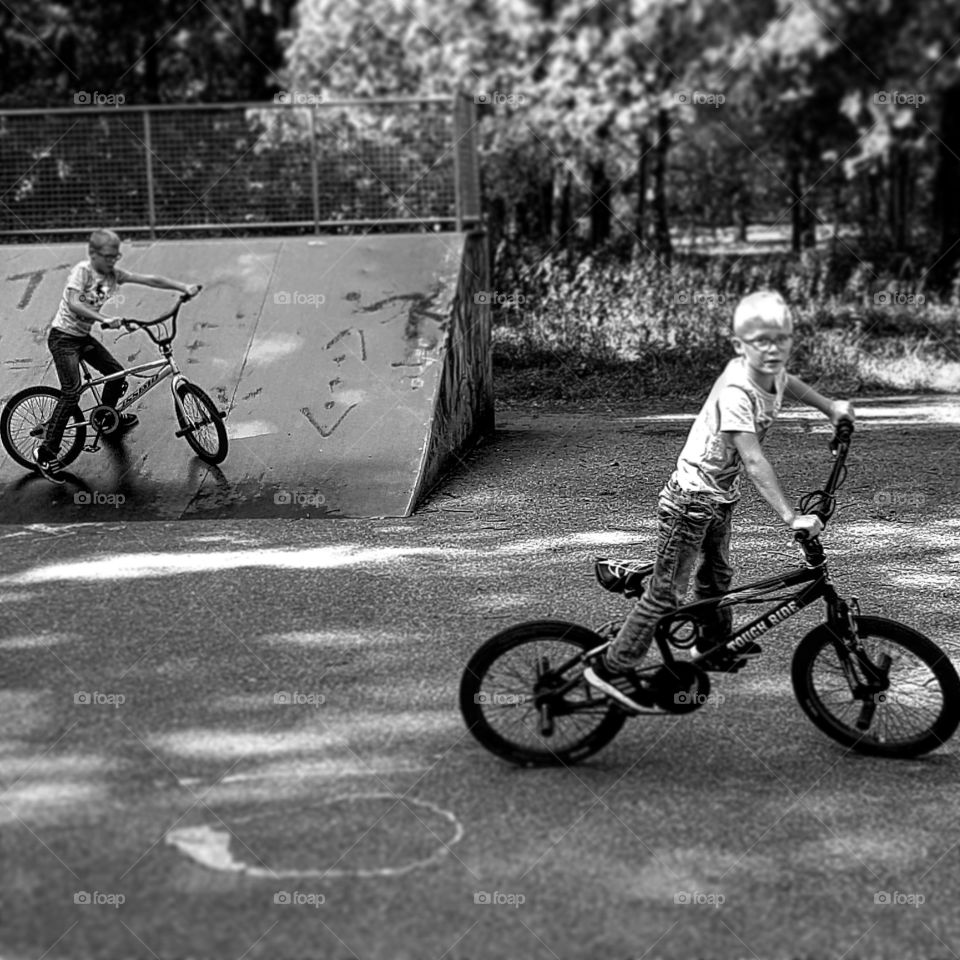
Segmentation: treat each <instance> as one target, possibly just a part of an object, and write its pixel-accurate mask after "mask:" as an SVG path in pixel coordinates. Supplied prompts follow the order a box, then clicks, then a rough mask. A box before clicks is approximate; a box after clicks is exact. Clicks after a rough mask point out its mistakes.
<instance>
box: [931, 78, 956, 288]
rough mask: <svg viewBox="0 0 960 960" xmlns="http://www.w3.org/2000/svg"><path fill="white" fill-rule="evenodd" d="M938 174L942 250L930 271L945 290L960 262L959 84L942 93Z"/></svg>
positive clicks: (937, 211) (937, 223)
mask: <svg viewBox="0 0 960 960" xmlns="http://www.w3.org/2000/svg"><path fill="white" fill-rule="evenodd" d="M937 142H938V151H937V152H938V157H937V174H936V180H935V182H934V203H933V213H934V218H935V219H934V225H935V226H936V228H937V230H938V232H939V234H940V249H939V250H938V251H937V259H936V262H935V263H934V265H933V267H932V268H931V270H930V274H931V279H932V280H933V283H934V284H935V285H936V286H938V287H940V288H941V289H945V288H947V287H949V286H950V284H951V283H952V282H953V279H954V275H955V273H956V269H957V264H958V262H960V191H958V190H957V183H958V182H960V82H958V83H955V84H954V85H953V86H952V87H948V88H947V89H946V90H944V92H943V99H942V101H941V104H940V130H939V133H938V136H937Z"/></svg>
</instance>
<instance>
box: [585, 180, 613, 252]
mask: <svg viewBox="0 0 960 960" xmlns="http://www.w3.org/2000/svg"><path fill="white" fill-rule="evenodd" d="M612 189H613V184H612V183H611V182H610V178H609V177H608V176H607V171H606V170H605V169H604V166H603V164H602V163H594V164H592V165H591V166H590V192H591V194H592V196H593V201H592V202H591V204H590V246H591V247H593V248H594V249H596V248H597V247H599V246H600V245H601V244H604V243H606V241H607V240H609V239H610V228H611V225H612V224H613V211H612V210H611V209H610V193H611V191H612Z"/></svg>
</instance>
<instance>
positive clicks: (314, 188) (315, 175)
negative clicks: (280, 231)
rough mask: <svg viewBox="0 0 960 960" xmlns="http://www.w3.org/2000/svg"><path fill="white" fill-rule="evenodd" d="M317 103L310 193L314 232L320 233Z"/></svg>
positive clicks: (313, 117)
mask: <svg viewBox="0 0 960 960" xmlns="http://www.w3.org/2000/svg"><path fill="white" fill-rule="evenodd" d="M318 163H319V158H318V156H317V105H316V104H313V105H312V106H311V107H310V194H311V197H312V200H313V232H314V234H316V235H318V236H319V234H320V174H319V171H318V170H317V164H318Z"/></svg>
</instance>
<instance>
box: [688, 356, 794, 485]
mask: <svg viewBox="0 0 960 960" xmlns="http://www.w3.org/2000/svg"><path fill="white" fill-rule="evenodd" d="M786 385H787V372H786V370H784V369H781V370H780V372H779V373H778V374H777V375H776V378H775V380H774V385H773V393H767V391H766V390H761V389H760V388H759V387H758V386H757V385H756V384H755V383H753V381H751V379H750V374H749V371H748V369H747V361H746V359H745V358H744V357H734V359H733V360H731V361H730V362H729V363H728V364H727V366H726V369H725V370H724V371H723V373H721V374H720V376H719V377H717V380H716V382H715V383H714V385H713V388H712V389H711V391H710V395H709V396H708V397H707V400H706V403H704V405H703V407H702V408H701V409H700V413H699V414H697V418H696V420H694V421H693V426H692V427H691V428H690V433H689V434H688V435H687V442H686V443H685V444H684V446H683V450H681V451H680V457H679V459H678V460H677V469H676V472H675V473H674V475H673V479H674V480H675V481H676V482H677V483H678V484H679V485H680V488H681V489H683V490H687V491H690V492H696V493H705V494H708V495H709V496H710V497H711V498H713V499H715V500H720V501H722V502H724V503H733V502H734V501H735V500H738V499H739V498H740V479H741V475H742V473H743V470H742V467H743V461H742V460H741V459H740V454H739V453H738V452H737V448H736V447H735V446H734V444H733V441H732V440H731V438H730V434H729V432H727V431H735V432H738V433H755V434H756V435H757V440H758V441H760V442H762V441H763V438H764V437H765V436H766V433H767V430H768V429H769V427H770V425H771V424H772V423H773V421H774V420H775V419H776V418H777V414H778V413H779V412H780V407H781V405H782V404H783V391H784V389H785V387H786Z"/></svg>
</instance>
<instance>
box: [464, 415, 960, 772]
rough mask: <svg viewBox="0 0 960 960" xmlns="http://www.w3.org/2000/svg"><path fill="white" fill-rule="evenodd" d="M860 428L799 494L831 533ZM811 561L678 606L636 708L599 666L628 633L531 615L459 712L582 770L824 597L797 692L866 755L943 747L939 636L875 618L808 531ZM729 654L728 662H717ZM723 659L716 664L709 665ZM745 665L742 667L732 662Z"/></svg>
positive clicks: (485, 732) (484, 728)
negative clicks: (716, 634) (721, 626)
mask: <svg viewBox="0 0 960 960" xmlns="http://www.w3.org/2000/svg"><path fill="white" fill-rule="evenodd" d="M852 434H853V425H852V424H850V423H846V422H843V423H841V424H840V425H839V426H838V427H837V429H836V431H835V433H834V437H833V440H832V442H831V451H832V453H833V455H834V457H835V460H834V464H833V469H832V471H831V473H830V477H829V479H828V480H827V483H826V485H825V487H824V488H823V489H822V490H816V491H813V492H812V493H809V494H807V495H806V496H804V497H803V498H801V501H800V512H801V513H805V514H810V513H812V514H816V515H817V516H818V517H819V518H820V519H821V521H822V522H823V524H824V527H826V524H827V521H828V520H829V519H830V517H831V516H832V515H833V512H834V510H835V508H836V496H835V495H836V491H837V489H838V488H839V487H840V486H841V485H842V483H843V481H844V480H845V479H846V474H847V468H846V459H847V453H848V451H849V449H850V441H851V437H852ZM796 540H797V543H798V544H799V547H800V550H801V552H802V555H803V560H804V563H803V566H801V567H799V568H797V569H796V570H792V571H790V572H787V573H784V574H781V575H778V576H774V577H769V578H767V579H765V580H758V581H756V582H754V583H748V584H744V585H743V586H739V587H737V588H736V589H734V590H730V591H728V592H727V593H725V594H722V595H720V596H717V597H711V598H710V599H708V600H700V601H697V602H696V603H689V604H685V605H684V606H681V607H678V608H677V609H676V610H674V611H673V612H672V613H670V614H668V615H667V616H664V617H661V618H660V620H659V621H658V622H657V625H656V630H655V634H654V640H655V643H656V645H657V648H658V649H659V652H660V661H659V662H657V663H653V664H651V665H650V666H649V667H644V668H642V669H640V670H639V671H638V673H639V674H640V676H641V677H643V678H645V679H646V680H647V681H648V682H649V684H650V685H651V687H652V695H653V698H654V706H653V707H651V708H649V709H646V710H643V711H634V710H629V711H628V710H627V709H626V708H624V707H622V706H621V705H620V704H618V703H616V702H614V701H612V700H610V699H609V698H607V697H605V696H604V695H603V694H602V693H600V692H598V691H596V690H594V689H593V688H592V687H591V686H590V685H589V684H588V683H587V682H586V681H585V680H584V678H583V671H584V668H585V667H586V666H588V665H589V664H590V663H591V662H593V661H594V660H595V659H596V658H597V657H599V656H600V654H601V653H602V652H603V651H604V650H605V649H606V648H607V647H608V646H609V644H610V643H611V641H612V640H613V637H614V636H615V635H616V633H617V630H618V628H619V625H620V624H619V622H618V621H613V622H611V623H608V624H605V625H604V626H602V627H600V628H599V629H598V630H597V631H594V630H589V629H587V628H586V627H583V626H579V625H577V624H574V623H566V622H563V621H556V620H538V621H531V622H529V623H521V624H518V625H517V626H514V627H510V628H509V629H507V630H504V631H502V632H501V633H498V634H497V635H496V636H494V637H491V638H490V639H489V640H487V641H486V642H485V643H484V644H483V645H482V646H481V647H480V648H479V649H478V650H477V651H476V652H475V653H474V655H473V656H472V657H471V659H470V662H469V663H468V664H467V667H466V670H465V671H464V674H463V679H462V681H461V684H460V709H461V711H462V713H463V716H464V719H465V720H466V722H467V726H468V728H469V729H470V731H471V733H473V735H474V736H475V737H476V738H477V740H479V741H480V743H482V744H483V745H484V746H485V747H486V748H487V749H489V750H491V751H492V752H493V753H495V754H497V755H499V756H501V757H504V758H506V759H507V760H510V761H512V762H514V763H518V764H522V765H525V766H544V765H553V764H570V763H575V762H576V761H578V760H582V759H584V758H585V757H588V756H590V755H591V754H593V753H596V752H597V751H598V750H600V749H601V748H602V747H604V746H606V745H607V744H608V743H609V742H610V741H611V740H612V739H613V738H614V737H615V736H616V735H617V733H618V732H619V731H620V728H621V727H622V726H623V724H624V723H625V722H626V721H627V719H628V718H629V717H631V716H638V715H644V716H675V715H677V714H685V713H691V712H693V711H695V710H698V709H700V707H702V706H703V705H704V704H705V703H706V702H707V700H708V699H709V696H710V676H709V673H708V670H715V669H721V670H723V671H724V672H735V670H736V669H738V668H739V666H742V665H743V664H744V663H745V662H746V661H745V660H739V661H738V660H737V658H736V653H737V651H738V650H741V649H742V648H743V647H744V646H746V645H747V644H748V643H750V642H751V641H753V640H756V639H757V638H758V637H760V636H762V635H764V634H765V633H767V631H769V630H771V629H772V628H774V627H777V626H779V625H780V624H782V623H783V622H784V621H786V620H788V619H789V618H790V617H792V616H793V615H794V614H796V613H798V612H799V611H800V610H802V609H803V608H804V607H807V606H809V605H810V604H811V603H814V602H816V601H817V600H823V602H824V604H825V606H826V615H827V619H826V621H825V622H824V623H822V624H820V625H819V626H818V627H816V628H815V629H814V630H812V631H811V632H810V633H808V634H807V635H806V636H805V637H804V638H803V639H802V640H801V641H800V643H799V644H798V646H797V648H796V651H795V652H794V655H793V663H792V668H791V677H792V682H793V690H794V693H795V695H796V697H797V700H798V701H799V703H800V706H801V708H802V709H803V711H804V713H806V715H807V716H808V717H809V718H810V719H811V720H812V721H813V723H814V724H816V726H817V727H819V728H820V730H822V731H823V732H824V733H826V734H827V735H828V736H830V737H832V738H833V739H834V740H836V741H838V742H839V743H842V744H843V745H844V746H847V747H850V748H851V749H853V750H856V751H858V752H860V753H864V754H871V755H874V756H880V757H897V758H902V757H915V756H918V755H920V754H923V753H927V752H928V751H930V750H934V749H936V748H937V747H939V746H941V745H942V744H944V743H945V742H946V741H947V740H948V739H949V738H950V737H951V736H952V735H953V733H954V731H955V730H956V729H957V726H958V724H960V677H958V676H957V671H956V670H955V669H954V666H953V664H952V663H951V662H950V659H949V658H948V657H947V655H946V654H945V653H944V652H943V651H942V650H941V649H940V648H939V647H938V646H937V645H936V644H935V643H934V642H933V641H932V640H930V639H929V638H927V637H925V636H924V635H923V634H921V633H918V632H917V631H916V630H914V629H912V628H911V627H908V626H906V625H905V624H903V623H898V622H897V621H896V620H888V619H886V618H884V617H868V616H862V615H861V613H860V606H859V603H858V602H857V598H856V597H851V598H850V599H849V600H846V599H844V598H842V597H841V596H840V595H839V594H838V593H837V591H836V589H835V588H834V586H833V584H832V583H831V582H830V575H829V572H828V569H827V560H826V556H825V554H824V550H823V544H822V543H821V541H820V538H819V537H814V538H809V539H805V538H804V537H803V536H802V535H800V534H797V535H796ZM652 570H653V564H652V563H644V562H642V561H636V560H622V561H617V560H608V559H604V558H598V559H597V561H596V564H595V572H596V575H597V579H598V580H599V581H600V584H601V585H602V586H603V587H604V588H605V589H606V590H610V591H612V592H614V593H620V594H623V595H624V596H625V597H637V596H639V595H640V594H641V593H642V591H643V584H644V580H645V579H646V578H647V577H648V576H649V575H650V573H651V571H652ZM768 603H775V606H773V607H770V608H769V609H767V610H765V611H764V612H763V613H762V614H760V616H758V617H755V618H754V619H753V620H751V621H750V622H749V623H746V624H744V625H743V626H741V627H739V628H738V629H737V630H735V631H734V632H733V633H732V634H731V635H730V636H729V637H727V638H725V639H724V640H723V641H721V642H718V643H715V644H714V645H713V646H712V647H711V648H709V649H706V650H702V652H699V653H696V654H695V655H694V656H692V657H691V659H678V658H677V657H675V656H674V650H688V651H692V650H694V648H695V647H696V646H697V641H698V640H699V641H700V642H701V643H702V642H704V638H705V636H706V635H707V634H706V632H705V630H706V624H707V623H709V622H712V621H714V620H715V618H713V617H711V614H713V613H714V612H715V611H716V610H717V609H718V608H721V607H723V608H728V607H729V608H732V607H736V606H740V605H741V604H768ZM721 650H725V651H727V657H726V659H723V658H718V657H717V654H719V652H720V651H721ZM708 661H709V663H710V664H715V663H721V664H723V666H717V667H711V666H707V665H706V664H707V663H708ZM731 662H732V664H733V666H732V667H731V666H730V664H731Z"/></svg>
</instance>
